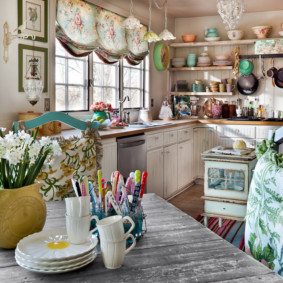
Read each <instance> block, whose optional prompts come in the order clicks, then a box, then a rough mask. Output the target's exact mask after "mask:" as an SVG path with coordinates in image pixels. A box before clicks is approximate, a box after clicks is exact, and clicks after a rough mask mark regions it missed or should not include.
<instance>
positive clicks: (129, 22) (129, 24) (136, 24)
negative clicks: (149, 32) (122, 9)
mask: <svg viewBox="0 0 283 283" xmlns="http://www.w3.org/2000/svg"><path fill="white" fill-rule="evenodd" d="M133 10H134V4H133V0H131V5H130V16H129V17H128V18H127V19H125V20H124V21H123V23H122V27H124V28H126V29H136V28H140V27H142V25H141V23H140V21H139V20H138V19H137V18H135V17H134V15H133Z"/></svg>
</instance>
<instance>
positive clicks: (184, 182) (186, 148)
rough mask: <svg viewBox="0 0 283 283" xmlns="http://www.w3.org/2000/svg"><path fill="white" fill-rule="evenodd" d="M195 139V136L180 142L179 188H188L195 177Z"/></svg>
mask: <svg viewBox="0 0 283 283" xmlns="http://www.w3.org/2000/svg"><path fill="white" fill-rule="evenodd" d="M193 153H194V140H193V137H192V136H191V138H190V139H189V140H188V141H185V142H182V143H179V144H178V170H177V172H178V173H177V176H178V189H179V190H181V189H183V188H186V187H187V186H188V184H190V183H191V182H192V181H193V179H194V174H193V168H194V160H193Z"/></svg>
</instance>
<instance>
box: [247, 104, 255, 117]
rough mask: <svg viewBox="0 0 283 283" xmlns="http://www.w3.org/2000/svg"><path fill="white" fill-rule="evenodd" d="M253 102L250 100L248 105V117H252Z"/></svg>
mask: <svg viewBox="0 0 283 283" xmlns="http://www.w3.org/2000/svg"><path fill="white" fill-rule="evenodd" d="M253 107H254V106H253V103H252V101H250V103H249V107H248V118H249V119H252V118H253V117H254V108H253Z"/></svg>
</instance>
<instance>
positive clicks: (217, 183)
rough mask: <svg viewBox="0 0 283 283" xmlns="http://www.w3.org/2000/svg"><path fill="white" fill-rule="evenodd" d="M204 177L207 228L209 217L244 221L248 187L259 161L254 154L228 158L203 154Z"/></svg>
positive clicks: (210, 153) (220, 223) (216, 154)
mask: <svg viewBox="0 0 283 283" xmlns="http://www.w3.org/2000/svg"><path fill="white" fill-rule="evenodd" d="M202 158H203V160H204V163H205V173H204V196H202V198H203V199H204V213H203V214H202V215H203V216H204V224H205V226H207V217H210V216H212V217H219V226H220V227H221V225H222V218H225V219H234V220H239V221H244V218H245V216H246V207H247V199H248V192H249V185H250V182H251V179H252V172H253V169H254V167H255V165H256V162H257V159H256V155H255V152H254V150H253V151H251V152H250V153H249V154H247V155H226V154H221V153H216V152H214V151H212V149H211V150H208V151H205V152H204V153H202Z"/></svg>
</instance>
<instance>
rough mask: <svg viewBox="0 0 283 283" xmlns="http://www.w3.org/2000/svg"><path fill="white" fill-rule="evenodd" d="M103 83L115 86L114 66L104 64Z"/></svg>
mask: <svg viewBox="0 0 283 283" xmlns="http://www.w3.org/2000/svg"><path fill="white" fill-rule="evenodd" d="M104 85H105V86H116V67H115V66H111V65H104Z"/></svg>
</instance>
